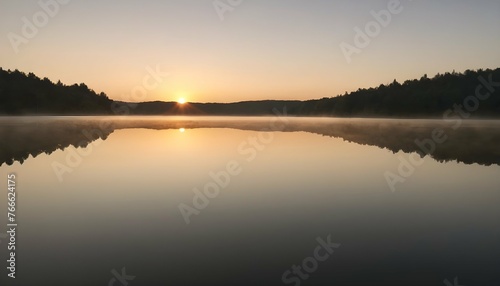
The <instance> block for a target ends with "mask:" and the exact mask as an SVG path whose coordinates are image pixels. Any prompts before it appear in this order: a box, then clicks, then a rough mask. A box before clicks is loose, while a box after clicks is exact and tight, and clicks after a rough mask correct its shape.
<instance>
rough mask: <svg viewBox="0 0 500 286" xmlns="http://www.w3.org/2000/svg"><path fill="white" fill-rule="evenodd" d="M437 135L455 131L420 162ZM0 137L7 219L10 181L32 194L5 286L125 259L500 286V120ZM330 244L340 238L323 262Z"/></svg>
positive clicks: (258, 279)
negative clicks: (391, 180)
mask: <svg viewBox="0 0 500 286" xmlns="http://www.w3.org/2000/svg"><path fill="white" fill-rule="evenodd" d="M436 128H442V129H443V130H444V132H445V135H446V136H447V140H445V142H443V143H435V148H434V149H435V150H433V152H429V153H430V154H428V155H426V156H425V157H424V158H423V159H420V156H418V155H417V153H416V152H422V150H421V148H420V147H418V146H417V145H416V144H415V143H414V141H415V140H416V139H418V140H426V139H429V138H432V135H431V134H432V131H433V130H435V129H436ZM0 133H1V135H2V139H1V141H2V143H1V147H2V151H1V154H0V155H1V158H0V159H1V163H2V165H1V166H0V184H1V185H2V186H4V187H3V189H4V191H3V194H4V195H2V198H1V200H0V202H1V207H0V210H1V213H2V215H4V217H6V215H5V214H6V212H7V209H6V205H7V196H6V194H5V193H6V191H5V186H6V184H7V174H10V173H15V174H16V176H17V192H18V197H17V204H18V205H17V206H18V208H17V222H18V229H17V265H16V268H17V271H16V277H17V278H16V279H10V278H8V277H7V276H6V270H5V269H6V267H7V263H6V261H5V259H3V258H4V257H7V249H6V248H7V239H5V238H4V237H3V236H2V237H0V239H1V243H0V253H1V254H2V269H3V270H2V271H1V275H2V277H1V278H0V281H1V285H103V286H104V285H122V284H120V282H119V281H115V282H116V283H114V281H112V279H113V277H115V276H114V274H113V273H112V271H113V270H114V269H115V270H116V271H118V272H121V269H122V268H123V267H125V269H126V274H127V275H130V276H135V278H134V279H133V280H130V281H127V283H128V285H130V286H134V285H420V286H422V285H447V284H446V280H448V282H449V283H450V284H449V285H453V283H454V281H453V280H454V279H455V277H457V278H458V282H459V285H467V286H474V285H499V283H500V274H499V273H500V272H499V269H500V244H499V242H500V224H499V218H500V208H499V205H500V179H499V178H500V167H499V164H500V147H499V146H500V145H499V143H500V122H498V121H469V122H464V123H463V124H462V125H461V126H460V128H458V129H456V130H455V129H452V128H450V125H449V124H446V123H443V122H441V121H432V120H363V119H350V120H348V119H345V120H344V119H300V118H290V119H283V118H281V119H280V118H201V117H179V118H177V117H174V118H159V117H152V118H151V117H150V118H142V117H138V118H129V119H126V118H119V119H116V118H107V117H95V118H71V117H66V118H63V117H45V118H15V119H12V118H0ZM422 142H428V141H422ZM429 146H430V145H429ZM422 155H425V154H422ZM417 158H418V159H419V160H418V163H419V164H418V165H415V164H412V163H411V162H413V161H411V160H416V159H417ZM402 162H403V163H402ZM404 162H409V163H404ZM408 164H410V165H408ZM228 165H229V169H230V170H231V172H232V173H231V172H229V171H228ZM402 165H405V167H401V166H402ZM398 168H400V169H401V168H402V169H403V171H406V172H407V173H405V174H404V176H401V177H400V178H402V180H404V181H398V182H396V183H395V184H393V186H394V190H391V188H390V186H389V184H388V182H387V179H386V175H387V174H388V172H390V173H392V174H394V175H398V176H399V175H401V174H400V173H399V171H398ZM225 174H228V175H227V176H226V175H225ZM217 180H219V182H218V181H217ZM207 186H209V187H207ZM214 186H217V190H218V191H216V189H215V188H214ZM207 188H208V190H209V191H210V192H211V193H209V195H210V196H209V197H206V198H205V197H203V198H201V199H200V195H196V191H194V189H197V190H199V191H203V190H204V189H207ZM193 199H194V200H195V203H194V202H193ZM196 204H197V205H198V206H200V205H201V206H202V207H200V208H196ZM180 206H184V207H181V209H182V208H183V209H184V211H186V208H185V207H186V206H187V207H190V208H192V209H191V210H193V209H194V210H195V211H196V212H193V213H190V215H187V216H186V215H183V213H182V211H181V209H180ZM2 221H3V223H2V225H1V227H0V233H5V231H6V229H5V225H6V223H7V222H6V219H4V220H2ZM187 222H189V223H187ZM319 240H324V241H327V240H330V241H331V242H334V243H338V244H340V245H338V246H337V247H336V248H335V250H334V252H333V253H330V254H329V255H328V258H325V259H324V261H317V260H316V261H317V265H315V264H314V262H311V259H308V257H314V251H315V249H316V248H317V246H319V245H320V243H319V242H318V241H319ZM320 253H321V255H324V254H326V253H327V252H326V251H325V250H324V249H322V250H321V252H320ZM305 261H308V262H306V265H305V266H306V268H308V269H310V270H311V268H313V269H312V270H311V271H310V273H309V272H307V271H306V270H304V269H303V268H302V271H303V274H302V276H303V277H302V278H300V275H299V274H294V273H293V272H289V273H288V275H286V271H288V270H290V271H293V269H292V266H293V265H297V266H300V267H303V262H305ZM307 263H309V265H308V264H307ZM284 274H285V276H286V279H285V280H283V279H282V278H283V275H284ZM306 278H307V279H306ZM292 281H293V282H292ZM110 283H111V284H110ZM113 283H114V284H113ZM297 283H300V284H297Z"/></svg>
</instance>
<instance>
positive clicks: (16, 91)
mask: <svg viewBox="0 0 500 286" xmlns="http://www.w3.org/2000/svg"><path fill="white" fill-rule="evenodd" d="M111 102H112V101H111V100H110V99H109V98H108V97H107V96H106V94H104V93H102V92H101V93H99V94H98V93H96V92H95V91H93V90H92V89H89V88H88V87H87V86H86V85H85V84H83V83H81V84H74V85H70V86H68V85H64V84H62V83H61V82H60V81H58V82H57V83H53V82H52V81H50V80H49V79H48V78H43V79H41V78H39V77H37V76H36V75H34V74H33V73H28V74H26V73H23V72H20V71H18V70H15V71H10V70H9V71H5V70H3V69H1V68H0V114H4V115H25V114H54V115H59V114H61V115H69V114H81V115H85V114H110V105H111Z"/></svg>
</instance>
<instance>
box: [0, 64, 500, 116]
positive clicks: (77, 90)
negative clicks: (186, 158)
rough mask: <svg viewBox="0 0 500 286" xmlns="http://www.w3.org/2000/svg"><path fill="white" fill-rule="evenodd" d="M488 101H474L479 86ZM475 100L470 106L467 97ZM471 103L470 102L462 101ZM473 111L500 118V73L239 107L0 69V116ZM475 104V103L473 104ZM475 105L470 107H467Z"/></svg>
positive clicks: (454, 75) (441, 77) (248, 103)
mask: <svg viewBox="0 0 500 286" xmlns="http://www.w3.org/2000/svg"><path fill="white" fill-rule="evenodd" d="M481 85H483V87H482V88H481V90H480V93H481V94H482V95H485V94H488V93H489V97H488V98H487V99H485V98H483V97H482V98H480V99H477V97H476V90H477V87H478V86H481ZM471 96H472V97H476V99H477V101H474V99H473V100H472V101H471V100H470V99H471V98H470V97H471ZM467 98H468V99H469V100H468V101H467V100H466V99H467ZM464 102H466V103H467V104H468V106H469V107H470V106H473V105H477V106H473V107H474V108H473V109H474V110H473V112H470V113H471V117H500V68H499V69H495V70H491V69H486V70H476V71H472V70H467V71H465V72H464V73H456V72H452V73H445V74H438V75H436V76H435V77H433V78H429V77H427V75H424V76H423V77H421V78H420V79H415V80H407V81H405V82H404V83H399V82H397V81H396V80H394V81H393V82H392V83H390V84H387V85H384V84H382V85H380V86H378V87H376V88H368V89H359V90H357V91H355V92H351V93H346V94H344V95H341V96H336V97H330V98H322V99H316V100H307V101H286V100H263V101H246V102H237V103H189V104H185V105H182V106H181V105H179V104H177V103H174V102H160V101H157V102H145V103H139V104H128V103H124V102H117V101H112V100H110V99H109V98H108V97H107V96H106V94H104V93H102V92H101V93H99V94H97V93H96V92H95V91H93V90H91V89H89V88H88V87H87V86H86V85H85V84H83V83H82V84H79V85H78V84H74V85H71V86H67V85H64V84H62V83H61V82H60V81H59V82H57V83H53V82H51V81H50V80H49V79H47V78H44V79H40V78H38V77H37V76H35V75H34V74H32V73H29V74H25V73H23V72H20V71H17V70H16V71H5V70H2V69H1V68H0V114H6V115H23V114H54V115H58V114H64V115H66V114H79V115H86V114H89V115H90V114H104V115H107V114H110V115H115V114H116V115H273V114H275V113H276V112H277V111H278V110H279V112H282V111H283V109H284V108H285V107H286V109H287V113H288V115H295V116H337V117H435V116H442V115H443V113H444V112H446V111H447V110H449V109H454V106H455V105H464ZM476 103H477V104H476ZM471 104H473V105H471Z"/></svg>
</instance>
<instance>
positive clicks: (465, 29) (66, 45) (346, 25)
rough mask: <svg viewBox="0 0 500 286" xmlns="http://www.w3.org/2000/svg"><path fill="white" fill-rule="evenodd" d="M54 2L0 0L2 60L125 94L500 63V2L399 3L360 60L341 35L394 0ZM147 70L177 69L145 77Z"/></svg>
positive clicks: (285, 93) (260, 90)
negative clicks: (348, 52)
mask: <svg viewBox="0 0 500 286" xmlns="http://www.w3.org/2000/svg"><path fill="white" fill-rule="evenodd" d="M54 1H56V0H41V1H40V3H52V4H51V5H49V8H50V9H47V8H46V9H47V10H48V11H49V12H50V13H49V12H44V9H43V8H42V7H41V6H40V4H39V1H13V0H12V1H11V0H0V35H2V37H1V40H0V67H2V68H4V69H19V70H22V71H25V72H34V73H35V74H37V75H38V76H41V77H48V78H49V79H51V80H53V81H57V80H59V79H60V80H61V81H62V82H63V83H66V84H73V83H80V82H84V83H86V84H87V85H88V86H89V87H90V88H92V89H94V90H96V91H99V92H100V91H104V92H106V93H107V94H108V95H109V96H110V97H111V98H113V99H117V100H134V99H138V97H137V96H139V95H140V91H141V88H144V87H148V90H147V94H146V97H145V99H144V100H146V101H152V100H165V101H169V100H177V99H178V98H179V97H186V99H187V100H188V101H197V102H213V101H221V102H232V101H241V100H255V99H266V98H273V99H311V98H321V97H330V96H335V95H338V94H343V93H344V92H346V91H353V90H356V89H358V88H360V87H371V86H378V85H379V84H381V83H389V82H391V81H392V80H394V79H397V80H398V81H404V80H406V79H411V78H419V77H420V76H422V75H423V74H424V73H427V74H429V76H432V75H434V74H436V73H438V72H446V71H452V70H456V71H463V70H465V69H477V68H496V67H500V36H499V35H500V34H499V30H498V29H499V28H500V1H498V0H476V1H472V0H471V1H465V0H432V1H431V0H428V1H426V0H414V1H411V0H401V1H400V6H399V7H398V8H397V9H395V10H397V11H399V13H397V14H392V15H391V20H390V21H388V22H387V23H383V24H384V25H385V26H386V27H384V26H382V25H380V24H377V25H371V26H370V25H369V26H370V27H371V28H372V30H371V34H372V35H373V38H372V37H370V42H369V43H368V44H366V43H362V44H364V45H362V46H358V48H359V47H362V48H359V49H358V50H357V51H358V52H359V53H354V54H352V57H351V62H350V63H348V61H347V60H346V57H345V56H344V53H343V52H342V49H341V48H340V45H341V43H343V42H344V43H345V44H349V45H351V46H352V47H353V48H355V47H356V45H355V42H354V37H355V35H356V32H355V28H356V27H359V28H360V29H361V30H365V27H366V25H367V24H368V23H370V22H371V21H374V16H373V15H372V14H371V12H372V11H375V12H378V11H380V10H382V9H386V10H387V9H388V3H390V2H391V1H390V0H363V1H353V0H339V1H334V0H329V1H327V0H218V1H219V2H216V3H218V5H219V6H218V7H220V9H224V6H223V5H229V6H226V7H230V5H231V4H230V3H233V4H238V2H241V3H240V4H239V5H234V7H231V9H232V10H227V11H226V10H220V11H219V13H218V12H217V10H216V8H215V7H214V1H213V0H162V1H160V0H157V1H152V0H151V1H147V0H145V1H131V0H112V1H103V0H101V1H97V0H70V1H68V0H59V2H54ZM66 1H68V2H69V3H66V4H63V2H66ZM54 3H57V6H54ZM395 10H394V11H395ZM221 11H222V12H221ZM52 12H54V13H52ZM48 14H50V15H48ZM47 15H48V16H47ZM221 16H222V17H221ZM23 17H26V19H27V21H29V22H30V23H32V24H33V26H34V27H35V28H36V29H37V30H38V31H36V32H33V30H32V29H29V28H26V26H30V25H31V24H26V23H25V21H24V20H23ZM372 24H373V23H372ZM23 27H24V31H23ZM377 27H379V28H380V29H379V31H378V30H377ZM14 34H15V36H13V35H14ZM13 39H14V40H13ZM13 43H14V44H13ZM16 49H18V52H17V53H16V52H15V50H16ZM148 67H149V69H153V70H154V69H157V68H159V69H160V70H161V72H162V73H169V74H170V75H169V77H168V78H165V80H163V81H162V82H161V83H160V84H155V82H154V80H153V79H152V78H148V80H147V82H146V83H147V85H146V86H145V85H144V84H143V79H144V77H145V76H147V75H148V74H149V72H148ZM131 94H135V95H136V96H131Z"/></svg>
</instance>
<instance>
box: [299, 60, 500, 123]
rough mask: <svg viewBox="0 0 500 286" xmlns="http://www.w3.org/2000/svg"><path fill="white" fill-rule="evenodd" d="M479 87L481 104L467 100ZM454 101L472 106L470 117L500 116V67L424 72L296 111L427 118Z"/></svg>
mask: <svg viewBox="0 0 500 286" xmlns="http://www.w3.org/2000/svg"><path fill="white" fill-rule="evenodd" d="M478 86H483V87H482V88H481V89H480V90H479V92H480V95H479V96H480V97H481V99H479V98H478V99H477V102H479V104H477V103H476V100H474V99H473V98H469V99H468V100H466V98H468V97H469V96H472V97H476V89H477V88H478ZM488 93H490V96H489V97H488V99H484V98H483V97H482V95H486V94H488ZM464 103H465V104H464ZM455 104H458V105H464V106H466V107H470V108H471V110H473V112H469V113H471V116H476V117H477V116H483V117H498V116H500V68H498V69H495V70H491V69H486V70H477V71H472V70H466V71H465V72H464V73H456V72H452V73H445V74H438V75H436V76H435V77H433V78H428V77H427V75H424V76H423V77H422V78H420V79H415V80H407V81H405V82H404V83H402V84H401V83H399V82H397V81H396V80H394V81H393V82H392V83H391V84H388V85H380V86H379V87H377V88H369V89H359V90H357V91H355V92H351V93H346V94H345V95H342V96H338V97H333V98H323V99H321V100H317V101H307V102H305V103H304V105H303V106H302V107H301V109H300V110H297V111H296V112H297V113H299V114H302V115H306V114H309V115H327V116H328V115H330V116H345V117H351V116H362V117H373V116H375V117H427V116H442V115H443V113H444V112H446V111H447V110H449V109H454V105H455ZM476 107H477V109H476ZM464 109H465V108H464ZM466 111H467V110H466Z"/></svg>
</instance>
